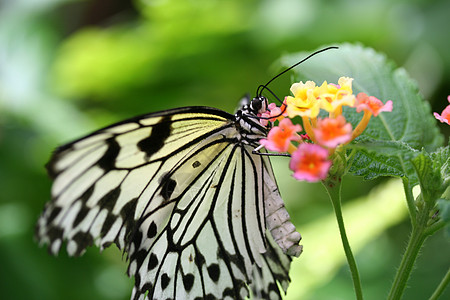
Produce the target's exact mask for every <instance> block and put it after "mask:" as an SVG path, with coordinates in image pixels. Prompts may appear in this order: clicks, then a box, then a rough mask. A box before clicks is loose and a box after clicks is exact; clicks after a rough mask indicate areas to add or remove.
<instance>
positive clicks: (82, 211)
mask: <svg viewBox="0 0 450 300" xmlns="http://www.w3.org/2000/svg"><path fill="white" fill-rule="evenodd" d="M89 211H90V209H89V207H87V206H85V205H84V204H83V205H82V206H81V209H80V211H79V212H78V214H77V217H76V218H75V221H73V225H72V228H75V227H77V226H78V224H80V223H81V221H83V220H84V218H85V217H86V215H87V214H88V212H89Z"/></svg>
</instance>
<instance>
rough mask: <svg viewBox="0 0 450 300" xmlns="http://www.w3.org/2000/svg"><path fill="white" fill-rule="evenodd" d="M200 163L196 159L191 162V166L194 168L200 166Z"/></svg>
mask: <svg viewBox="0 0 450 300" xmlns="http://www.w3.org/2000/svg"><path fill="white" fill-rule="evenodd" d="M201 165H202V164H201V163H200V162H199V161H198V160H196V161H194V162H193V163H192V167H193V168H194V169H195V168H198V167H200V166H201Z"/></svg>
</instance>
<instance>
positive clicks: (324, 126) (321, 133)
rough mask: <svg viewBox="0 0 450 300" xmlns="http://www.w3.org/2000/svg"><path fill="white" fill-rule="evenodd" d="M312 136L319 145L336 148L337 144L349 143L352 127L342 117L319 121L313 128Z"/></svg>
mask: <svg viewBox="0 0 450 300" xmlns="http://www.w3.org/2000/svg"><path fill="white" fill-rule="evenodd" d="M314 135H315V138H316V141H317V143H318V144H319V145H322V146H325V147H328V148H336V147H337V146H338V145H339V144H345V143H347V142H349V141H351V139H352V125H351V124H350V123H347V122H346V121H345V118H344V117H343V116H342V115H339V116H337V117H336V118H335V119H331V118H325V119H320V120H318V122H317V127H316V128H314Z"/></svg>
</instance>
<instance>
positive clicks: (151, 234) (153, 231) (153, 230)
mask: <svg viewBox="0 0 450 300" xmlns="http://www.w3.org/2000/svg"><path fill="white" fill-rule="evenodd" d="M157 230H158V228H157V227H156V224H155V221H152V223H151V224H150V226H149V227H148V231H147V237H148V238H149V239H151V238H154V237H155V236H156V233H157Z"/></svg>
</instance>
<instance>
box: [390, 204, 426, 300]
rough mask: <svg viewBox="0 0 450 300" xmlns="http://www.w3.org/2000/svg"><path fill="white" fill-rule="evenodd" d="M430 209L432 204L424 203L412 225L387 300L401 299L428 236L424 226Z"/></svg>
mask: <svg viewBox="0 0 450 300" xmlns="http://www.w3.org/2000/svg"><path fill="white" fill-rule="evenodd" d="M431 209H432V206H431V205H430V204H425V207H424V208H423V209H421V210H420V211H419V214H418V218H417V222H416V226H414V227H413V230H412V233H411V236H410V238H409V241H408V245H407V246H406V250H405V253H404V254H403V258H402V261H401V263H400V267H399V268H398V270H397V274H396V275H395V279H394V283H393V284H392V288H391V291H390V292H389V295H388V298H387V299H388V300H398V299H401V297H402V295H403V292H404V291H405V287H406V283H407V282H408V279H409V276H410V275H411V271H412V269H413V267H414V263H415V262H416V259H417V256H418V254H419V251H420V249H421V248H422V245H423V242H424V241H425V239H426V238H427V237H428V235H427V234H426V228H427V222H428V219H429V213H430V210H431Z"/></svg>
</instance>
